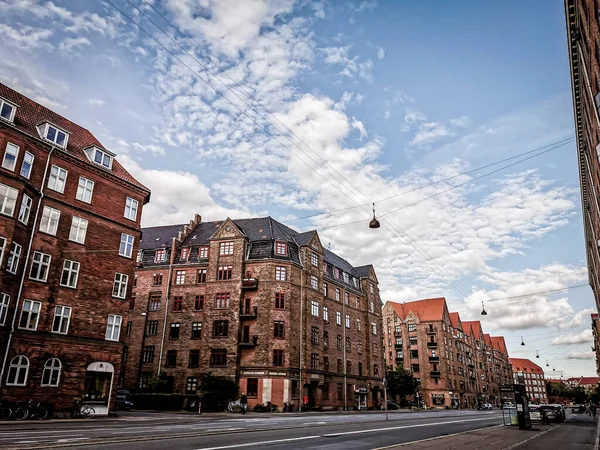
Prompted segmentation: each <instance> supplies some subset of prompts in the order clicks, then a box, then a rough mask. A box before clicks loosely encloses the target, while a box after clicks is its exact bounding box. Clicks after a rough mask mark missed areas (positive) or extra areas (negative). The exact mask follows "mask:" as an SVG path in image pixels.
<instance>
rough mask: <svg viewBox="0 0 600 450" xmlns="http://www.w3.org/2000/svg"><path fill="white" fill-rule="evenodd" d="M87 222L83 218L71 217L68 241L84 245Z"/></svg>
mask: <svg viewBox="0 0 600 450" xmlns="http://www.w3.org/2000/svg"><path fill="white" fill-rule="evenodd" d="M87 227H88V220H87V219H84V218H83V217H77V216H73V218H72V219H71V228H70V230H69V240H70V241H72V242H77V243H78V244H83V243H85V236H86V234H87Z"/></svg>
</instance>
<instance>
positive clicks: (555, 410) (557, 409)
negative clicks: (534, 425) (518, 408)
mask: <svg viewBox="0 0 600 450" xmlns="http://www.w3.org/2000/svg"><path fill="white" fill-rule="evenodd" d="M539 410H540V414H541V412H542V411H543V412H545V413H546V415H547V416H548V420H549V421H550V422H555V423H562V422H564V421H565V416H564V415H563V411H562V407H561V406H560V405H540V406H539ZM529 417H531V413H530V414H529ZM540 417H541V416H540ZM540 420H541V419H540Z"/></svg>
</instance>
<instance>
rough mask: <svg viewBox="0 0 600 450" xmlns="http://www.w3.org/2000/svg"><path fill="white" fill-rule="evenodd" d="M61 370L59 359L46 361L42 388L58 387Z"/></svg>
mask: <svg viewBox="0 0 600 450" xmlns="http://www.w3.org/2000/svg"><path fill="white" fill-rule="evenodd" d="M61 369H62V366H61V364H60V360H58V359H57V358H50V359H49V360H48V361H46V364H44V372H43V373H42V386H58V381H59V380H60V371H61Z"/></svg>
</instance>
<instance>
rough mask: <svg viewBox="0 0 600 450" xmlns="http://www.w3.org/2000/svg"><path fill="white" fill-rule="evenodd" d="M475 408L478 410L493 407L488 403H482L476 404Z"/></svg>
mask: <svg viewBox="0 0 600 450" xmlns="http://www.w3.org/2000/svg"><path fill="white" fill-rule="evenodd" d="M477 409H479V410H489V409H494V407H493V406H492V405H491V404H489V403H483V404H481V406H478V407H477Z"/></svg>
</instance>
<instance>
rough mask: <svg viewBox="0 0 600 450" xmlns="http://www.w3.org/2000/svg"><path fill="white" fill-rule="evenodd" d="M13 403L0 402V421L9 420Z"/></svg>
mask: <svg viewBox="0 0 600 450" xmlns="http://www.w3.org/2000/svg"><path fill="white" fill-rule="evenodd" d="M12 407H13V403H12V402H7V401H6V400H0V420H9V419H10V418H11V417H12V415H13V409H12Z"/></svg>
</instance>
